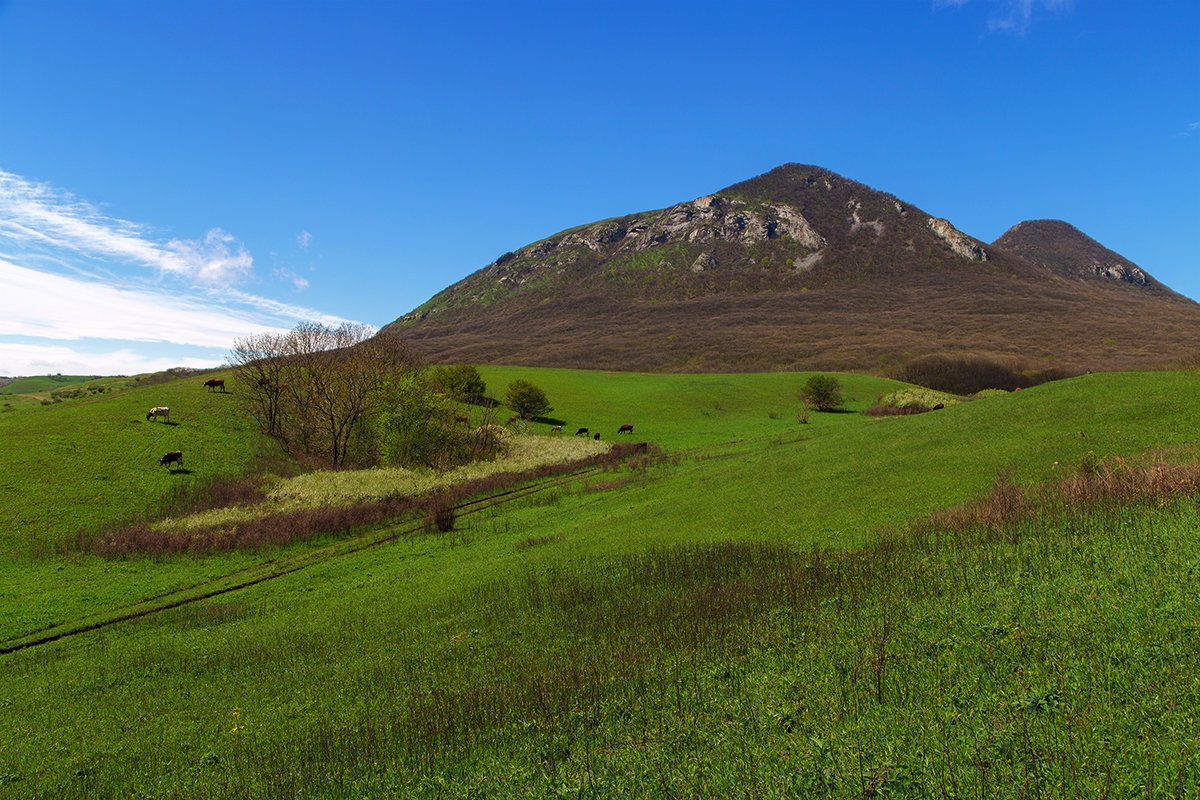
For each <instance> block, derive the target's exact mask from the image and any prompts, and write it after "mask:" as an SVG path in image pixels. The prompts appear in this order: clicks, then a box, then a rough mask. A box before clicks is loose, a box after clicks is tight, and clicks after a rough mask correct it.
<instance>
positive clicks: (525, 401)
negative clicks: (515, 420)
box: [504, 378, 554, 419]
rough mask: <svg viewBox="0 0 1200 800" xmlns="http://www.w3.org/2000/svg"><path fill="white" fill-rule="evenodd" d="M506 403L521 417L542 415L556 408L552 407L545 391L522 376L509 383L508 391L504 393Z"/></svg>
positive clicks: (528, 417) (527, 417)
mask: <svg viewBox="0 0 1200 800" xmlns="http://www.w3.org/2000/svg"><path fill="white" fill-rule="evenodd" d="M504 404H505V405H506V406H508V407H509V408H511V409H512V411H513V413H514V414H516V415H517V416H518V417H520V418H521V419H532V418H533V417H540V416H543V415H545V414H549V413H550V412H551V411H553V410H554V409H552V408H551V407H550V401H549V400H547V399H546V393H545V392H543V391H542V390H541V389H539V388H538V387H537V386H534V385H533V384H532V383H530V382H529V381H526V380H522V379H520V378H518V379H517V380H515V381H513V382H512V383H510V384H509V385H508V391H507V392H505V393H504Z"/></svg>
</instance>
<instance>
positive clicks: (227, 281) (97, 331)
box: [0, 170, 352, 375]
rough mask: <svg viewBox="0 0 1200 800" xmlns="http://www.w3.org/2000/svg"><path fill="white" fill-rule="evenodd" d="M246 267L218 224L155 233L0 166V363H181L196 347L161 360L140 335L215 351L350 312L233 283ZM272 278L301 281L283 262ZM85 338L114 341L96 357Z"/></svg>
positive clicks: (64, 366) (249, 274)
mask: <svg viewBox="0 0 1200 800" xmlns="http://www.w3.org/2000/svg"><path fill="white" fill-rule="evenodd" d="M302 236H303V237H304V238H303V241H302V244H304V245H307V243H308V241H309V240H310V239H309V237H308V234H307V232H305V233H304V234H302ZM254 267H255V265H254V259H253V257H252V255H251V254H250V252H249V250H248V249H247V248H246V246H245V245H244V244H242V243H241V242H239V241H238V240H237V239H236V238H235V237H234V236H233V235H232V234H230V233H227V232H226V231H225V230H223V229H221V228H213V229H211V230H209V231H208V232H207V233H205V234H204V235H203V236H202V237H200V238H199V239H185V238H167V237H163V236H157V235H156V234H155V232H154V231H152V230H151V229H150V228H149V227H148V226H146V225H142V224H138V223H134V222H130V221H128V220H123V219H119V218H117V217H113V216H111V215H107V214H105V213H103V212H102V211H100V210H99V209H98V208H97V207H96V206H94V205H93V204H91V203H89V202H87V201H85V200H82V199H80V198H77V197H74V196H72V195H71V194H69V193H67V192H64V191H61V190H58V189H56V188H54V187H52V186H50V185H48V184H45V183H39V182H36V181H32V180H27V179H25V178H23V177H21V176H19V175H15V174H13V173H10V172H6V171H4V170H0V337H5V339H6V340H7V341H4V340H0V374H5V375H21V374H31V371H30V370H31V369H32V365H34V364H37V365H39V366H38V368H37V369H32V371H33V372H45V371H56V372H65V371H70V372H79V373H80V374H100V373H109V372H111V371H112V368H111V367H110V368H102V367H100V366H98V364H99V363H106V364H117V363H120V364H121V365H122V368H121V369H120V370H118V371H119V372H125V373H128V372H139V371H148V370H151V369H161V368H163V367H162V366H159V365H160V364H163V363H166V364H167V366H188V365H189V363H188V359H189V358H190V359H192V360H195V359H196V358H199V357H198V356H195V355H194V353H193V354H192V355H189V356H186V357H183V358H180V359H177V360H174V361H170V359H166V360H163V358H162V357H161V355H150V352H151V351H152V350H154V349H155V348H154V347H143V345H151V344H155V343H157V345H158V346H159V347H158V349H159V350H161V349H162V348H161V345H163V343H167V344H169V345H172V346H178V347H179V348H180V353H181V354H183V353H184V352H186V350H187V348H192V349H193V350H194V349H196V348H210V349H211V351H212V352H218V351H226V350H228V348H229V347H230V346H231V345H232V343H233V341H234V340H235V339H237V338H239V337H244V336H247V335H249V334H254V333H259V332H263V331H278V330H286V329H290V328H293V327H295V325H296V323H298V322H301V321H307V320H312V321H317V322H322V323H325V324H329V325H338V324H341V323H342V322H348V321H352V320H345V319H342V318H340V317H337V316H334V315H331V314H326V313H323V312H320V311H317V310H315V309H310V308H305V307H303V306H299V305H294V304H290V303H282V302H279V301H277V300H273V299H271V298H268V297H261V296H258V295H255V294H251V293H249V292H246V291H244V290H243V289H241V288H238V286H239V285H240V284H244V283H249V282H251V281H253V280H255V275H254ZM275 277H276V278H279V279H281V280H287V281H290V282H291V284H292V285H293V286H294V287H295V288H296V289H297V290H301V289H304V288H306V287H307V286H308V281H307V280H306V279H304V278H302V277H300V276H299V275H296V274H295V273H293V272H291V271H290V270H287V269H285V268H283V269H282V272H281V271H279V270H277V271H276V274H275ZM85 339H89V340H98V341H101V342H108V343H110V344H111V347H110V348H108V349H107V350H106V351H105V352H106V353H107V355H104V360H103V361H96V360H95V359H99V358H100V357H101V355H103V354H101V353H98V352H96V348H95V347H94V346H93V347H92V348H91V350H92V352H90V353H89V352H85V349H81V348H80V347H79V346H77V345H76V344H72V343H78V342H80V341H81V340H85ZM37 340H47V341H37ZM139 354H140V355H139ZM139 358H140V362H139ZM55 359H58V361H57V362H55V361H54V360H55ZM216 360H217V361H219V360H220V359H219V358H218V359H216ZM167 361H170V363H167ZM55 363H57V364H58V365H59V366H54V365H55ZM139 363H140V366H141V368H140V369H139V368H137V364H139ZM204 363H205V364H207V365H212V363H213V360H212V359H211V358H207V360H205V361H204ZM82 364H92V366H90V367H85V368H81V367H80V365H82Z"/></svg>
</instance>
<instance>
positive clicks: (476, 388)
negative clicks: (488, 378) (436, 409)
mask: <svg viewBox="0 0 1200 800" xmlns="http://www.w3.org/2000/svg"><path fill="white" fill-rule="evenodd" d="M429 382H430V383H432V384H433V385H434V386H436V387H438V388H439V389H441V390H442V391H443V392H445V393H446V394H448V395H450V396H451V397H453V398H454V399H455V400H457V401H459V402H460V403H478V402H480V401H482V400H483V398H484V397H486V396H487V384H486V383H485V382H484V380H483V377H482V376H480V374H479V369H478V368H477V367H475V366H474V365H472V364H454V365H453V366H448V365H439V366H436V367H433V368H431V369H430V370H429Z"/></svg>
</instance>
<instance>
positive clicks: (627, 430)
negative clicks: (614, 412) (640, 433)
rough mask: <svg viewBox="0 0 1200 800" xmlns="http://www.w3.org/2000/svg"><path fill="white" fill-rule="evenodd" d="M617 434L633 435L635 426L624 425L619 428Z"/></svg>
mask: <svg viewBox="0 0 1200 800" xmlns="http://www.w3.org/2000/svg"><path fill="white" fill-rule="evenodd" d="M617 433H633V426H632V425H622V426H621V427H619V428H617Z"/></svg>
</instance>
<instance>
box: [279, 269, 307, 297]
mask: <svg viewBox="0 0 1200 800" xmlns="http://www.w3.org/2000/svg"><path fill="white" fill-rule="evenodd" d="M271 273H272V274H273V275H274V276H275V277H276V278H278V279H279V280H281V281H288V282H290V283H291V284H292V285H293V286H295V287H296V291H297V292H302V291H304V290H305V289H307V288H308V278H304V277H301V276H300V275H297V274H296V273H294V272H292V271H291V270H290V269H288V268H287V267H276V268H275V269H273V270H271Z"/></svg>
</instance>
